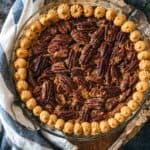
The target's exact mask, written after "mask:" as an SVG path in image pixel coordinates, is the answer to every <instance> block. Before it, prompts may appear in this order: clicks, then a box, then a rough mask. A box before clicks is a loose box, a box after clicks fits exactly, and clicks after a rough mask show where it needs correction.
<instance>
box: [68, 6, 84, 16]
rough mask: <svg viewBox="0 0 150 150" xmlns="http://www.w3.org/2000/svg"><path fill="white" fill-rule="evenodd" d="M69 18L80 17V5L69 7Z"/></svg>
mask: <svg viewBox="0 0 150 150" xmlns="http://www.w3.org/2000/svg"><path fill="white" fill-rule="evenodd" d="M70 12H71V16H72V17H74V18H79V17H80V16H81V15H82V12H83V10H82V7H81V6H80V5H77V4H76V5H72V6H71V7H70Z"/></svg>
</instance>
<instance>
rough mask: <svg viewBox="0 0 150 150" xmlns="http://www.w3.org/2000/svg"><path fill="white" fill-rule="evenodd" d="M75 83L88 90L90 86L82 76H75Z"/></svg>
mask: <svg viewBox="0 0 150 150" xmlns="http://www.w3.org/2000/svg"><path fill="white" fill-rule="evenodd" d="M73 81H74V82H75V83H76V84H77V85H78V86H79V87H80V86H81V87H85V88H88V87H89V84H88V82H87V81H86V80H85V79H84V78H83V77H82V76H78V77H77V76H75V77H73Z"/></svg>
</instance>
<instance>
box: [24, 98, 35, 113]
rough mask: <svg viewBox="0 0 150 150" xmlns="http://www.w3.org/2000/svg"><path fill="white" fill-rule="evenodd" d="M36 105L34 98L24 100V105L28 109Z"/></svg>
mask: <svg viewBox="0 0 150 150" xmlns="http://www.w3.org/2000/svg"><path fill="white" fill-rule="evenodd" d="M36 105H37V102H36V100H35V99H34V98H30V99H29V100H28V101H27V102H26V107H27V108H28V109H30V110H33V109H34V108H35V106H36Z"/></svg>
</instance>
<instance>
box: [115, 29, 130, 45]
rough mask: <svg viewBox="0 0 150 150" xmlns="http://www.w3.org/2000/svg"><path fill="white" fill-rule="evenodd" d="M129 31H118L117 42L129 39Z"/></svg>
mask: <svg viewBox="0 0 150 150" xmlns="http://www.w3.org/2000/svg"><path fill="white" fill-rule="evenodd" d="M127 36H128V35H127V33H124V32H121V31H120V32H118V33H117V35H116V42H117V44H118V43H120V44H123V43H124V42H125V41H126V39H127Z"/></svg>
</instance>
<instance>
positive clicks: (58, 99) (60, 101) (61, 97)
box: [56, 94, 66, 105]
mask: <svg viewBox="0 0 150 150" xmlns="http://www.w3.org/2000/svg"><path fill="white" fill-rule="evenodd" d="M56 102H57V103H58V104H59V105H65V104H66V98H65V96H64V95H63V94H59V95H57V97H56Z"/></svg>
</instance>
